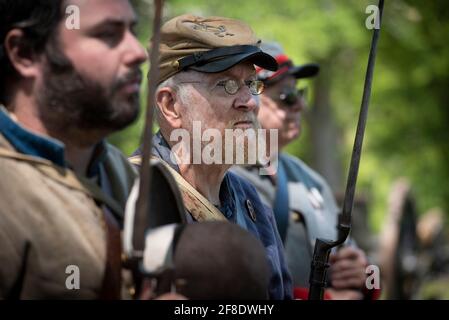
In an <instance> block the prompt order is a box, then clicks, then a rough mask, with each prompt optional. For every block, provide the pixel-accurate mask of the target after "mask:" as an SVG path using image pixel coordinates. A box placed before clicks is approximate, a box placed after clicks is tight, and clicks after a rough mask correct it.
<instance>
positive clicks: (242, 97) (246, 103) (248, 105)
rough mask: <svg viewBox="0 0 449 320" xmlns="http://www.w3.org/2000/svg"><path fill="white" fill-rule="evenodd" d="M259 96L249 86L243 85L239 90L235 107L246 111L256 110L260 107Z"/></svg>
mask: <svg viewBox="0 0 449 320" xmlns="http://www.w3.org/2000/svg"><path fill="white" fill-rule="evenodd" d="M258 98H259V96H257V95H254V94H252V93H251V92H250V90H249V88H248V87H247V86H243V87H242V88H240V90H239V91H238V92H237V98H236V99H235V104H234V107H235V108H236V109H237V110H241V111H246V112H252V111H255V110H256V109H257V108H258V107H259V99H258Z"/></svg>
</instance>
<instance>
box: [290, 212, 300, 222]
mask: <svg viewBox="0 0 449 320" xmlns="http://www.w3.org/2000/svg"><path fill="white" fill-rule="evenodd" d="M292 220H293V222H296V223H299V222H302V216H301V214H299V213H298V212H292Z"/></svg>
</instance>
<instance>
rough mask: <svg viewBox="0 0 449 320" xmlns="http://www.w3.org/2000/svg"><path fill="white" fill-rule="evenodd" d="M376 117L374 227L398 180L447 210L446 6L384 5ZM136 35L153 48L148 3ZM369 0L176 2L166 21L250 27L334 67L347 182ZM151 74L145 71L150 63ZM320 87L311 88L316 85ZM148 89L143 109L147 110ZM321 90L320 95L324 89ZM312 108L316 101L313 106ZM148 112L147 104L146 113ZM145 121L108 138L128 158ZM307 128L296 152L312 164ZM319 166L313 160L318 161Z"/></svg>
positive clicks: (369, 152) (369, 149) (370, 154)
mask: <svg viewBox="0 0 449 320" xmlns="http://www.w3.org/2000/svg"><path fill="white" fill-rule="evenodd" d="M385 2H386V4H385V14H384V21H383V25H382V31H381V38H380V41H379V51H378V56H377V62H376V69H375V74H374V83H373V89H372V99H371V105H370V114H369V119H368V124H367V131H366V136H365V143H364V150H363V156H362V162H361V166H360V175H359V180H358V192H363V193H365V194H368V195H369V196H370V198H371V201H370V203H371V217H372V222H373V224H374V227H375V229H376V230H378V229H379V226H380V223H381V221H382V218H383V216H384V215H385V213H386V210H387V198H388V193H389V191H390V190H389V188H390V186H391V183H392V182H393V181H394V180H395V179H396V178H398V177H402V176H405V177H408V178H409V179H410V181H411V182H412V185H413V188H414V192H415V195H416V198H417V202H418V205H419V208H420V211H421V212H423V211H425V210H427V209H429V208H431V207H434V206H440V207H442V208H443V209H444V210H445V211H446V212H449V184H448V182H447V181H449V126H448V123H449V108H448V107H447V104H448V102H449V45H448V41H447V40H448V39H449V3H448V2H447V1H444V0H434V1H412V0H391V1H388V0H387V1H385ZM133 3H134V4H135V6H136V8H137V11H138V14H139V16H140V25H139V29H138V33H139V36H140V39H141V40H142V43H143V44H145V45H147V43H148V40H149V37H150V34H151V24H152V18H151V17H152V6H151V1H142V0H140V1H133ZM370 4H377V1H368V0H307V1H305V0H303V1H298V0H278V1H261V0H258V1H256V0H245V1H236V0H228V1H223V0H169V1H166V3H165V8H164V10H165V12H164V19H165V20H167V19H169V18H171V17H174V16H176V15H179V14H183V13H194V14H198V15H203V16H209V15H216V16H227V17H232V18H237V19H242V20H244V21H246V22H247V23H248V24H249V25H251V26H252V27H253V29H254V30H255V31H256V33H257V34H258V35H259V36H260V37H261V38H262V39H265V40H276V41H278V42H280V43H282V45H283V46H284V48H285V49H286V52H287V53H288V54H289V55H290V56H291V57H292V58H293V59H294V61H295V62H296V63H301V62H309V61H317V62H319V63H322V65H324V66H326V67H327V68H328V69H329V70H325V71H326V72H322V74H321V76H326V77H329V79H328V80H329V83H330V84H331V87H330V97H331V99H330V101H331V108H332V112H333V116H334V117H335V121H336V123H337V125H338V129H339V133H340V135H341V136H340V138H339V139H338V140H336V141H338V143H340V145H339V149H340V150H341V154H340V155H339V156H340V158H341V160H342V163H343V164H344V165H343V166H342V170H343V172H344V175H343V176H346V170H347V166H348V164H349V158H350V152H351V150H352V143H353V139H354V133H355V127H356V123H357V118H358V112H359V108H360V101H361V96H362V89H363V82H364V77H365V70H366V64H367V59H368V52H369V46H370V41H371V36H372V31H371V30H368V29H367V28H366V27H365V20H366V19H367V17H368V14H367V13H365V9H366V7H367V6H368V5H370ZM144 70H145V71H144V72H145V73H146V72H147V70H148V66H145V68H144ZM310 85H311V86H312V88H311V89H312V90H313V82H311V83H310ZM145 88H146V83H144V84H143V89H142V106H146V91H145ZM318 94H319V92H318ZM310 104H311V108H313V101H311V102H310ZM142 110H144V108H142ZM141 131H142V117H141V118H140V120H139V121H138V122H137V123H136V124H135V125H133V126H131V127H130V128H128V129H126V130H124V131H123V132H120V133H118V134H115V135H114V136H113V137H112V138H111V141H112V142H113V143H115V144H116V145H118V146H119V147H120V148H121V149H122V150H123V151H124V152H125V153H126V154H130V153H131V152H132V151H133V150H134V149H135V148H136V147H137V146H138V144H139V139H140V134H141ZM309 134H310V133H309V129H308V127H307V123H306V124H305V128H304V134H303V136H302V137H301V139H299V140H298V141H296V142H295V143H293V144H292V145H291V146H290V147H289V149H288V150H289V152H291V153H294V154H296V155H298V156H300V157H302V158H304V159H305V160H306V161H310V160H311V159H310V156H309V154H310V152H309V151H310V148H312V147H313V146H310V143H309V140H310V139H309V138H310V136H309ZM312 165H313V164H312Z"/></svg>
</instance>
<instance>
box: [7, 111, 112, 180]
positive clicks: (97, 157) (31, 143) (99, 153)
mask: <svg viewBox="0 0 449 320" xmlns="http://www.w3.org/2000/svg"><path fill="white" fill-rule="evenodd" d="M0 133H1V134H2V135H3V136H4V137H5V138H6V140H8V141H9V143H10V144H11V145H12V146H13V147H14V149H16V151H17V152H20V153H23V154H26V155H29V156H34V157H38V158H43V159H46V160H49V161H51V162H53V163H54V164H56V165H58V166H60V167H63V168H67V167H69V166H68V164H67V162H66V161H65V147H64V144H63V143H62V142H60V141H58V140H56V139H52V138H50V137H44V136H41V135H37V134H35V133H32V132H31V131H29V130H27V129H25V128H23V127H22V126H20V125H19V124H18V123H16V122H15V121H14V120H12V119H11V117H9V115H8V113H7V111H6V109H5V108H4V107H3V106H2V105H0ZM106 153H107V151H106V142H105V141H102V142H100V143H99V144H97V145H96V147H95V150H94V153H93V155H92V159H91V161H90V164H89V167H88V172H87V176H88V177H94V176H97V175H98V174H99V171H100V165H101V163H102V162H103V160H104V159H105V157H106Z"/></svg>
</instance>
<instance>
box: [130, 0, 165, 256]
mask: <svg viewBox="0 0 449 320" xmlns="http://www.w3.org/2000/svg"><path fill="white" fill-rule="evenodd" d="M162 5H163V0H154V19H153V37H152V40H151V46H150V73H149V76H148V81H149V85H148V96H147V110H146V116H145V127H144V130H143V133H142V137H141V145H142V164H145V165H141V166H140V182H139V196H138V198H137V203H136V215H135V218H134V219H135V220H134V226H135V227H134V234H133V247H134V250H135V254H136V255H137V256H139V255H140V256H142V255H143V250H144V246H145V231H146V229H147V228H148V225H149V223H150V221H148V217H149V216H148V212H149V209H150V196H149V195H150V194H151V183H150V181H151V172H152V170H151V166H150V165H148V164H149V163H150V156H151V148H152V140H153V114H154V104H155V98H154V97H155V93H156V89H157V79H158V78H159V63H158V60H159V42H160V29H161V16H162Z"/></svg>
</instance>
